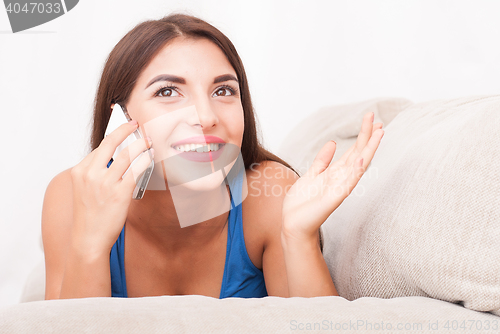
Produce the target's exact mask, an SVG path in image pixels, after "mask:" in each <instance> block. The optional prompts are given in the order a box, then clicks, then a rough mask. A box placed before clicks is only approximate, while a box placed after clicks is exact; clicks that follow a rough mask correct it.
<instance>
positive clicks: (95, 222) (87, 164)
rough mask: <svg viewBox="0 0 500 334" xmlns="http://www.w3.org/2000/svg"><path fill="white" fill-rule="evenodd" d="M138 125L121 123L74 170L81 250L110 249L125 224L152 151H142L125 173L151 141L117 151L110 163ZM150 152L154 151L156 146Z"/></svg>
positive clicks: (75, 225)
mask: <svg viewBox="0 0 500 334" xmlns="http://www.w3.org/2000/svg"><path fill="white" fill-rule="evenodd" d="M137 126H138V124H137V121H131V122H129V123H126V124H123V125H121V126H120V127H118V128H117V129H116V130H115V131H113V132H111V133H110V134H109V135H108V136H106V137H105V138H104V139H103V140H102V142H101V144H100V145H99V147H97V148H96V149H95V150H93V151H92V152H91V153H90V154H89V155H87V156H86V157H85V158H84V159H83V160H82V161H81V162H80V163H79V164H77V165H76V166H75V167H73V168H72V170H71V177H72V181H73V234H72V242H73V243H76V245H75V246H76V247H78V249H80V251H84V252H86V253H87V252H89V254H94V255H97V254H102V252H109V251H110V250H111V247H112V246H113V244H114V243H115V241H116V239H117V238H118V236H119V234H120V231H121V230H122V228H123V225H124V224H125V220H126V218H127V213H128V208H129V205H130V201H131V200H132V193H133V190H134V188H135V185H136V178H137V177H138V176H139V175H140V174H141V173H142V172H143V171H144V170H145V169H146V168H147V167H148V165H149V163H150V162H151V159H150V158H149V154H142V156H141V157H140V158H139V159H138V160H137V161H136V162H135V163H134V165H133V166H132V168H130V170H129V171H128V172H127V174H126V175H125V177H123V179H122V176H123V174H125V172H126V171H127V169H128V168H129V166H130V164H131V162H132V161H134V159H135V158H136V157H137V156H139V155H140V154H141V153H142V152H143V151H145V150H147V149H148V148H149V147H150V146H151V142H149V141H148V140H147V139H144V140H136V141H135V142H134V143H132V144H130V145H129V146H127V147H126V148H125V149H124V150H122V151H121V152H120V153H119V154H118V156H117V157H116V159H115V160H113V163H112V164H111V166H110V167H109V168H107V164H108V162H109V161H110V159H111V157H112V156H113V153H114V152H115V150H116V148H117V147H118V145H120V143H122V142H123V141H124V140H125V139H126V138H127V137H128V136H129V135H130V134H132V133H133V132H134V131H135V130H136V129H137ZM151 153H154V152H153V149H151ZM132 171H133V172H132Z"/></svg>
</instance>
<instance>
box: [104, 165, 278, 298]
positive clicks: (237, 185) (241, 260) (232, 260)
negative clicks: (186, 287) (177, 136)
mask: <svg viewBox="0 0 500 334" xmlns="http://www.w3.org/2000/svg"><path fill="white" fill-rule="evenodd" d="M243 178H244V173H241V172H240V173H238V174H237V176H236V177H235V178H234V179H233V180H229V181H228V182H229V183H230V187H229V193H230V198H231V210H230V211H229V217H228V229H227V246H226V261H225V265H224V274H223V277H222V286H221V289H220V295H219V298H220V299H222V298H228V297H241V298H259V297H266V296H267V295H268V294H267V290H266V285H265V282H264V275H263V273H262V270H260V269H258V268H257V267H256V266H255V265H254V264H253V262H252V261H251V260H250V257H249V256H248V252H247V249H246V246H245V238H244V236H243V219H242V210H241V209H242V200H241V194H242V189H243V187H242V185H243V182H242V181H243ZM235 203H239V204H238V205H235ZM124 235H125V225H124V226H123V229H122V231H121V233H120V235H119V236H118V239H117V240H116V242H115V244H114V245H113V247H112V248H111V253H110V258H109V260H110V272H111V296H112V297H125V298H127V297H128V295H127V283H126V279H125V270H124V268H125V266H124V250H123V249H124Z"/></svg>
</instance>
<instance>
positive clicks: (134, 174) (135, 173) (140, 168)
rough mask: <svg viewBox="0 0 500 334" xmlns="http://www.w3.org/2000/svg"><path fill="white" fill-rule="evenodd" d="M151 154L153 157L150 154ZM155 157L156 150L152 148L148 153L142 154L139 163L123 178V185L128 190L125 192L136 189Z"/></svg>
mask: <svg viewBox="0 0 500 334" xmlns="http://www.w3.org/2000/svg"><path fill="white" fill-rule="evenodd" d="M149 153H151V156H150V154H149ZM153 157H154V149H153V148H151V149H150V150H148V151H145V152H142V154H141V155H140V156H139V158H138V159H137V161H135V162H134V164H133V165H132V166H131V167H130V169H129V170H128V171H127V174H125V177H124V178H123V181H122V185H121V186H123V187H125V188H126V190H125V191H128V190H129V189H130V188H132V187H134V186H135V185H136V184H137V181H139V177H140V176H142V174H143V173H144V171H145V170H146V168H148V166H149V165H150V163H151V161H153Z"/></svg>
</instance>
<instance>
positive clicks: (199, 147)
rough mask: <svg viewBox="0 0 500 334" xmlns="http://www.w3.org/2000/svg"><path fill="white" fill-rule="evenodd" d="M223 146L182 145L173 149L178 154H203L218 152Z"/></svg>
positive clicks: (213, 144)
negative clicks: (178, 152)
mask: <svg viewBox="0 0 500 334" xmlns="http://www.w3.org/2000/svg"><path fill="white" fill-rule="evenodd" d="M222 145H223V144H216V143H210V144H207V145H202V144H184V145H179V146H174V149H176V150H177V151H180V152H198V153H204V152H209V151H212V152H214V151H218V150H219V149H220V148H221V147H222Z"/></svg>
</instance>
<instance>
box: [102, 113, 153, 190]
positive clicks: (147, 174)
mask: <svg viewBox="0 0 500 334" xmlns="http://www.w3.org/2000/svg"><path fill="white" fill-rule="evenodd" d="M131 120H132V118H130V115H129V114H128V112H127V110H126V109H125V108H123V107H122V106H121V105H119V104H118V103H115V105H114V107H113V111H112V112H111V117H110V118H109V122H108V127H107V128H106V132H105V134H104V136H107V135H109V134H110V133H111V132H113V131H114V130H116V129H117V128H118V127H119V126H120V125H122V124H124V123H128V122H130V121H131ZM139 139H143V137H142V134H141V132H140V130H139V128H137V129H136V130H135V131H134V132H133V133H132V134H131V135H129V136H128V137H127V138H126V139H125V140H124V141H123V142H122V143H121V144H120V145H118V147H117V148H116V150H115V153H114V154H113V157H112V158H111V160H109V162H108V166H107V167H108V168H109V166H111V164H112V163H113V160H114V159H116V156H117V155H118V153H120V152H121V151H122V150H123V149H124V148H125V147H127V146H128V145H130V144H132V143H133V142H134V141H136V140H139ZM146 152H148V154H149V158H150V159H151V163H150V164H149V166H148V168H146V170H145V171H144V172H143V173H142V174H141V175H140V176H139V178H138V179H137V181H136V186H135V189H134V192H133V194H132V198H133V199H141V198H142V197H143V196H144V192H145V191H146V188H147V186H148V183H149V179H150V178H151V174H153V169H154V166H155V162H154V160H153V156H152V155H151V152H150V151H149V150H147V151H146ZM142 154H144V152H143V153H142ZM142 154H141V155H139V156H138V157H137V158H135V159H134V161H132V163H131V164H130V167H131V166H132V165H133V164H134V162H135V161H136V160H137V159H139V157H141V156H142ZM130 167H129V168H128V169H127V171H126V172H125V174H126V173H127V172H128V171H129V170H130Z"/></svg>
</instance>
